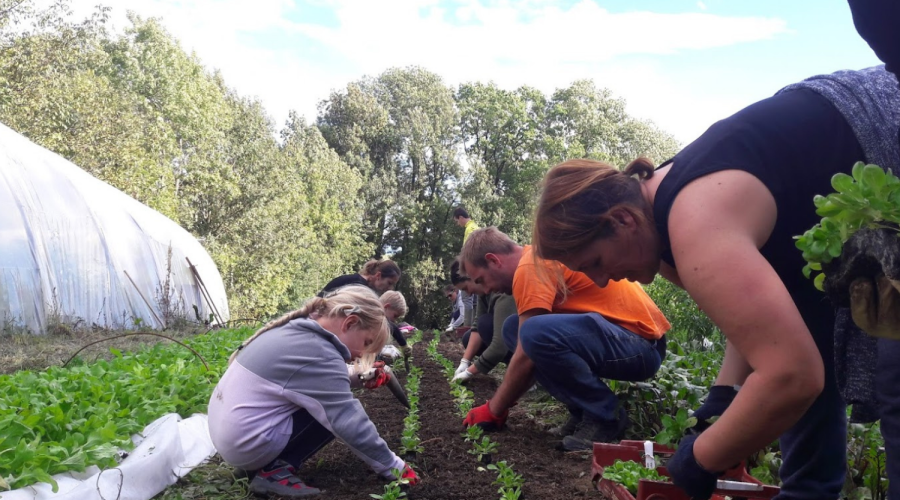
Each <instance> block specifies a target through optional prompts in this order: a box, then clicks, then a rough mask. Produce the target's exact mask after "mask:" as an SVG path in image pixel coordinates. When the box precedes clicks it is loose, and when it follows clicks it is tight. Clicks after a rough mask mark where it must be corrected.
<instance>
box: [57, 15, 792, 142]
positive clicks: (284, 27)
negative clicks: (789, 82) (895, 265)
mask: <svg viewBox="0 0 900 500" xmlns="http://www.w3.org/2000/svg"><path fill="white" fill-rule="evenodd" d="M96 1H97V0H74V2H73V3H74V5H75V7H76V11H77V12H79V13H85V12H88V11H89V10H90V9H92V8H93V5H94V4H95V3H96ZM105 3H106V4H107V5H110V6H112V7H113V9H114V11H113V14H114V15H113V21H114V23H115V25H116V26H118V27H119V28H121V27H123V26H125V25H126V23H125V21H124V13H125V11H126V10H134V11H136V12H137V13H138V14H140V15H141V16H143V17H159V18H161V19H162V22H163V25H164V26H166V28H167V29H168V30H169V31H170V32H171V33H172V34H173V35H174V36H175V37H176V38H178V39H179V40H181V42H182V45H183V46H184V47H185V49H187V50H194V51H196V53H197V54H198V56H199V57H200V58H201V60H202V61H203V62H204V64H206V65H207V66H208V67H210V68H218V69H220V70H221V71H222V73H223V75H224V77H225V81H226V82H227V83H228V84H229V85H230V86H233V87H235V88H236V89H238V91H239V92H241V93H242V94H245V95H253V96H258V97H259V98H260V99H261V100H262V101H263V103H264V105H265V106H266V108H267V109H268V110H269V112H270V113H271V114H272V115H273V116H274V117H275V119H276V123H277V124H281V123H283V121H284V119H285V118H286V116H287V112H288V110H290V109H295V110H297V111H299V112H300V113H302V114H304V115H305V116H306V117H307V119H308V120H309V119H313V118H314V117H315V113H316V105H317V103H318V102H319V101H320V100H322V99H324V98H326V97H327V96H328V93H329V91H330V90H331V89H335V88H341V87H344V86H345V85H346V84H347V83H349V82H350V81H353V80H356V79H358V78H360V77H362V76H363V75H370V76H375V75H377V74H379V73H381V72H382V71H384V70H385V69H387V68H390V67H395V66H401V67H402V66H408V65H419V66H422V67H425V68H427V69H428V70H430V71H433V72H435V73H437V74H438V75H441V76H442V77H443V78H444V79H445V82H447V83H448V84H451V85H455V84H458V83H462V82H465V81H475V80H479V81H488V80H493V81H495V82H497V84H498V85H501V86H504V87H508V88H515V87H518V86H520V85H523V84H528V85H531V86H534V87H537V88H539V89H541V90H543V91H544V92H548V93H549V92H552V91H553V90H554V89H556V88H559V87H565V86H567V85H569V84H570V83H571V82H572V81H573V80H575V79H578V78H593V79H594V80H595V81H596V82H597V83H598V85H601V86H608V87H610V88H611V89H613V90H614V91H616V93H617V94H618V95H621V96H623V97H625V98H626V99H627V100H628V102H629V110H630V111H631V112H632V113H634V114H635V115H637V116H640V117H642V118H653V119H654V121H655V122H656V123H657V124H658V125H660V126H661V127H662V128H664V129H665V130H668V131H670V132H672V133H674V134H675V135H676V136H677V137H678V138H679V139H681V140H683V141H687V140H689V139H691V138H693V137H694V136H696V134H697V133H699V131H702V127H705V126H706V125H709V124H710V123H712V122H711V121H710V120H711V119H715V118H718V117H720V115H719V112H718V111H715V110H711V111H709V112H707V111H705V110H707V109H710V104H709V103H708V102H703V101H704V99H703V98H704V96H698V95H693V94H692V91H691V90H690V89H687V88H685V87H680V86H679V85H678V84H677V82H674V81H671V80H670V79H667V78H666V75H664V74H660V72H659V70H658V69H656V68H655V67H654V66H653V65H651V64H649V63H644V64H642V65H640V66H637V65H634V64H632V65H629V64H627V63H626V62H625V61H627V60H628V57H629V56H660V55H662V56H665V55H668V54H675V53H679V52H683V51H688V50H703V49H709V48H715V47H725V46H729V45H734V44H739V43H745V42H753V41H758V40H765V39H771V38H773V37H776V36H778V35H781V34H784V33H787V32H788V29H787V26H786V23H785V22H784V21H783V20H780V19H776V18H763V17H724V16H717V15H712V14H707V13H684V14H659V13H653V12H627V13H610V12H609V11H607V10H605V9H603V8H601V7H599V6H598V5H596V4H595V3H594V2H591V1H588V0H583V1H581V2H579V3H577V4H575V5H573V6H572V7H571V8H567V9H563V8H560V7H559V6H557V5H555V4H553V3H552V2H547V1H540V0H538V1H531V2H526V3H523V4H519V3H517V4H516V6H515V7H513V6H512V2H484V1H482V0H461V1H458V2H456V3H454V4H452V7H449V8H448V7H446V5H447V4H446V3H438V2H437V0H392V1H391V2H390V4H385V3H383V2H372V1H367V0H334V1H328V0H324V1H321V2H318V6H319V7H322V6H323V5H324V6H328V7H330V8H332V9H333V13H334V16H335V18H336V19H337V25H336V26H335V27H327V26H322V25H315V24H310V23H309V22H306V23H304V22H293V21H289V20H288V16H287V15H288V14H289V13H290V11H291V10H292V9H294V8H295V7H296V6H297V3H296V2H295V1H293V0H256V1H254V2H253V3H252V4H250V3H249V2H247V1H246V0H106V2H105ZM386 5H389V6H386ZM699 5H702V2H700V4H699ZM301 7H302V6H301ZM673 27H677V31H678V36H673V35H672V32H673ZM285 33H287V34H290V35H292V36H298V35H300V36H303V37H307V38H309V39H311V40H315V41H316V42H317V43H318V44H319V45H321V46H322V47H323V48H324V49H325V50H328V51H329V54H336V55H338V56H339V57H338V58H337V59H338V60H337V61H332V62H322V61H321V59H322V58H321V57H320V58H319V59H320V60H318V61H316V60H314V59H311V58H308V57H306V55H305V54H303V53H301V52H299V51H297V50H295V49H294V48H293V47H290V46H284V47H281V48H278V49H271V48H263V47H264V45H262V44H260V43H254V39H255V37H260V36H272V35H273V34H285ZM638 71H639V72H638ZM637 75H640V76H637ZM743 104H746V102H745V103H743ZM716 109H721V106H718V107H716ZM686 110H690V112H689V113H683V111H686ZM732 111H733V110H732ZM691 121H697V122H698V123H699V122H700V121H702V123H703V125H693V124H691V123H689V122H691ZM698 129H699V130H698Z"/></svg>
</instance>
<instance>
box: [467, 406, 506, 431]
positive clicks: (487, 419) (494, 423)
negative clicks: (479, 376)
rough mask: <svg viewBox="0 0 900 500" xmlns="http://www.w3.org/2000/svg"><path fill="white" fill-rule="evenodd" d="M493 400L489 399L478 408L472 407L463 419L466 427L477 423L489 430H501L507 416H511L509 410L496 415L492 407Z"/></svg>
mask: <svg viewBox="0 0 900 500" xmlns="http://www.w3.org/2000/svg"><path fill="white" fill-rule="evenodd" d="M490 403H491V401H490V400H488V401H487V402H485V403H484V404H483V405H481V406H479V407H478V408H472V409H471V410H469V413H468V414H467V415H466V419H465V420H463V424H465V426H466V427H471V426H473V425H477V426H478V427H481V428H482V429H484V430H485V431H487V432H492V431H499V430H500V429H502V428H503V425H504V424H506V417H508V416H509V410H506V411H504V412H503V415H494V414H493V413H492V412H491V408H490Z"/></svg>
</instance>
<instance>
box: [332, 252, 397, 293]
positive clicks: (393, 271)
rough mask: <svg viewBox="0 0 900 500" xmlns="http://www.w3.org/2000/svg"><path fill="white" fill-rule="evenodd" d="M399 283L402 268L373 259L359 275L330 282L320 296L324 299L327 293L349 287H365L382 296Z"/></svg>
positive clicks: (387, 261) (387, 260) (385, 261)
mask: <svg viewBox="0 0 900 500" xmlns="http://www.w3.org/2000/svg"><path fill="white" fill-rule="evenodd" d="M398 281H400V267H399V266H397V264H396V263H395V262H394V261H392V260H389V259H385V260H375V259H372V260H370V261H369V262H366V263H365V265H363V268H362V270H360V271H359V272H358V273H353V274H345V275H343V276H338V277H337V278H335V279H333V280H331V281H329V282H328V284H327V285H325V287H324V288H322V291H321V292H319V294H318V295H319V297H323V296H324V295H325V294H326V293H328V292H330V291H332V290H337V289H338V288H340V287H342V286H347V285H365V286H367V287H369V288H371V289H372V290H375V292H377V293H378V294H379V295H380V294H382V293H384V292H386V291H388V290H393V289H394V287H396V286H397V282H398Z"/></svg>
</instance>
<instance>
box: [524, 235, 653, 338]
mask: <svg viewBox="0 0 900 500" xmlns="http://www.w3.org/2000/svg"><path fill="white" fill-rule="evenodd" d="M543 262H547V263H548V265H550V266H554V267H556V266H558V267H559V268H561V269H562V271H563V277H564V278H565V282H566V286H567V287H568V288H569V294H568V296H566V298H565V300H561V299H562V294H561V293H560V291H559V289H558V287H557V285H556V283H554V282H553V281H552V280H553V279H554V275H555V272H556V270H555V269H552V268H551V270H550V272H548V273H547V278H546V280H541V278H540V277H539V276H538V274H537V272H536V270H535V265H534V258H533V257H532V253H531V245H526V246H525V251H524V252H523V253H522V258H521V259H520V260H519V265H518V266H517V267H516V274H515V276H513V297H514V298H515V299H516V308H517V309H518V310H519V314H523V313H526V312H528V311H530V310H532V309H544V310H547V311H550V312H551V313H554V314H578V313H591V312H595V313H599V314H600V315H601V316H603V317H604V318H606V319H607V321H609V322H611V323H615V324H617V325H619V326H621V327H622V328H625V329H626V330H628V331H631V332H634V333H636V334H638V335H640V336H641V337H644V338H648V339H658V338H660V337H662V336H663V334H664V333H666V332H667V331H669V328H670V327H671V325H669V321H668V320H667V319H666V317H665V316H663V313H662V311H660V310H659V308H658V307H656V304H655V303H654V302H653V300H652V299H651V298H650V296H649V295H647V292H645V291H644V289H643V288H641V285H640V284H638V283H634V282H631V281H625V280H622V281H610V282H609V284H608V285H606V286H605V287H603V288H600V287H599V286H597V285H596V284H594V282H593V281H591V279H590V278H588V277H587V276H586V275H585V274H584V273H579V272H575V271H572V270H571V269H569V268H568V267H566V266H564V265H562V264H560V263H559V262H555V261H543Z"/></svg>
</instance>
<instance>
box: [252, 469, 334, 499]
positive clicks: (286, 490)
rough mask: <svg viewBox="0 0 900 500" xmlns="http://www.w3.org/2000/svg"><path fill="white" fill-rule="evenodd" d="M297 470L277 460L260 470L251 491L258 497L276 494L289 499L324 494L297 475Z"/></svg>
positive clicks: (253, 481)
mask: <svg viewBox="0 0 900 500" xmlns="http://www.w3.org/2000/svg"><path fill="white" fill-rule="evenodd" d="M296 472H297V470H296V469H295V468H294V466H292V465H291V464H289V463H287V462H285V461H284V460H276V461H274V462H272V463H271V464H269V465H267V466H266V467H263V468H262V469H260V471H259V472H257V473H256V476H255V477H254V478H253V480H252V481H250V491H251V492H252V493H255V494H258V495H268V494H274V495H278V496H282V497H287V498H302V497H311V496H315V495H318V494H319V493H322V490H320V489H318V488H313V487H312V486H308V485H307V484H306V483H304V482H303V481H302V480H301V479H300V478H299V477H297V476H296V475H295V473H296Z"/></svg>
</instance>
